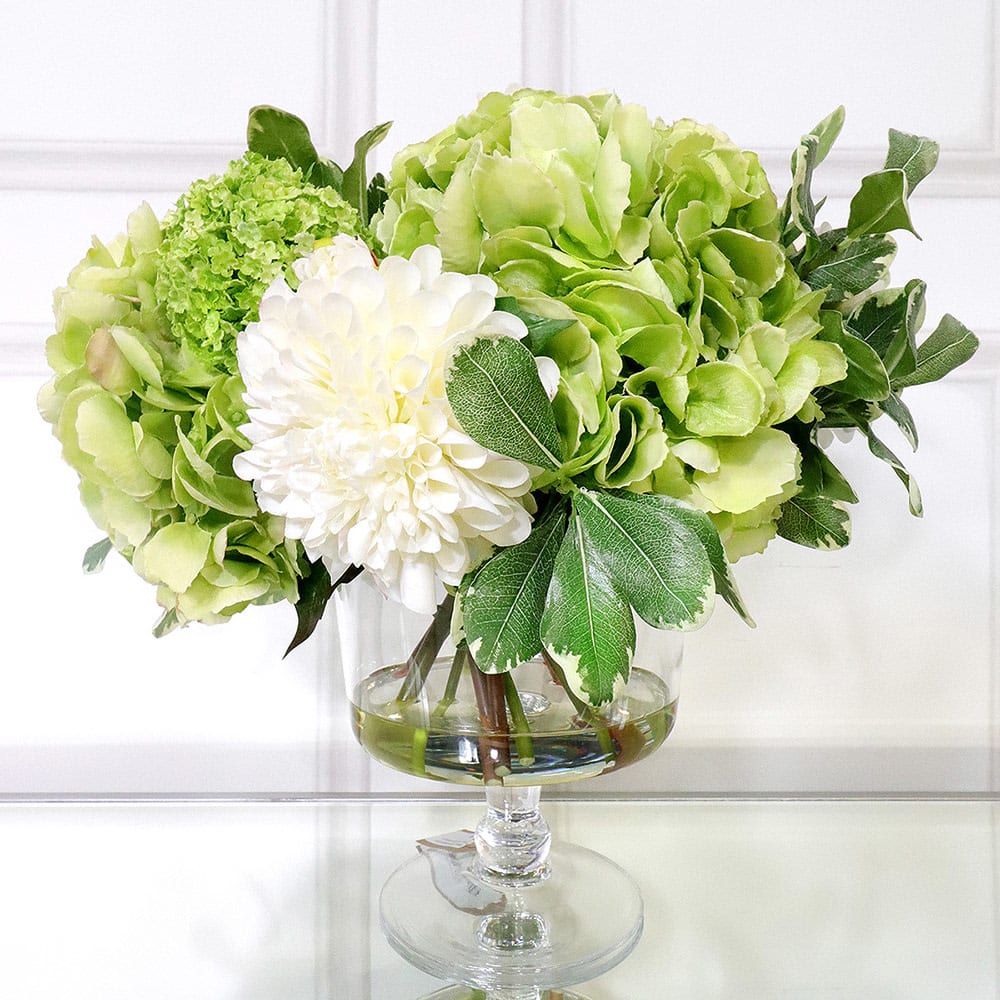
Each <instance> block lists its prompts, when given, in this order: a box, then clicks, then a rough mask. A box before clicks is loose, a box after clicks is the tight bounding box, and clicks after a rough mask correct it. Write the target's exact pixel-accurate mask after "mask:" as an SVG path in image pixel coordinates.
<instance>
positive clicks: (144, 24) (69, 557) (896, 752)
mask: <svg viewBox="0 0 1000 1000" xmlns="http://www.w3.org/2000/svg"><path fill="white" fill-rule="evenodd" d="M996 7H997V5H996V4H995V3H991V2H987V0H951V2H936V0H935V2H921V3H917V4H914V3H906V4H904V3H896V2H892V3H889V2H885V3H880V4H877V5H873V4H870V3H863V2H861V0H850V2H843V3H840V4H836V5H832V4H829V3H818V2H812V0H809V2H792V0H779V2H775V0H771V2H767V3H763V2H757V3H740V4H732V3H723V2H721V0H716V2H707V3H705V2H703V3H697V4H695V3H690V2H687V3H662V2H661V3H657V2H654V0H618V2H616V3H615V4H614V5H613V7H611V6H609V5H604V4H597V3H586V2H582V0H580V2H576V3H571V2H568V0H567V2H559V0H550V2H545V0H523V2H522V3H515V2H496V0H488V2H477V3H475V4H470V3H467V2H463V0H435V2H424V3H419V4H416V3H411V2H407V0H381V2H375V0H368V2H361V0H353V2H351V0H344V2H340V3H338V2H336V0H327V2H324V0H294V2H284V3H277V2H266V0H240V2H236V0H217V2H215V3H212V4H205V3H202V2H194V0H176V2H174V3H172V4H163V3H158V2H153V0H130V2H129V3H128V4H121V3H117V2H112V0H94V2H91V3H89V4H69V3H63V2H59V0H33V2H32V3H31V4H19V5H8V6H7V7H6V8H5V18H4V30H3V32H2V34H0V93H2V94H4V95H5V96H4V100H3V104H2V108H0V254H2V256H0V260H2V266H0V456H2V459H3V463H2V465H0V530H2V548H0V551H2V553H3V566H2V570H0V794H14V793H20V794H25V793H31V794H40V795H46V796H53V795H62V794H108V793H123V794H132V793H146V794H159V793H165V792H180V793H193V792H214V793H234V794H235V793H260V794H268V793H272V792H282V793H296V792H301V793H311V792H317V791H320V792H322V791H348V792H365V791H369V790H370V791H390V790H401V791H404V790H419V791H421V792H426V791H427V790H428V789H427V788H425V787H423V786H420V785H419V783H417V782H413V783H407V782H406V781H404V780H403V779H401V778H399V777H397V776H396V775H394V774H389V773H387V772H386V771H385V770H384V769H383V768H381V767H370V766H369V764H368V762H367V761H366V760H365V759H364V757H363V756H362V754H361V752H360V750H358V749H357V748H356V747H355V746H354V745H353V743H352V740H351V736H350V733H349V731H348V727H347V721H346V714H345V712H344V706H343V696H342V692H341V691H340V681H339V678H337V677H335V676H333V675H332V674H331V670H330V667H329V664H328V660H329V657H328V651H327V649H326V648H325V647H326V645H327V644H326V643H324V642H323V641H322V640H316V641H314V642H312V643H310V644H309V645H308V646H307V647H305V648H303V649H302V650H301V651H299V652H297V653H296V654H295V655H294V656H293V657H290V658H289V659H287V660H284V661H282V660H281V651H282V650H283V649H284V646H285V645H286V643H287V639H288V636H289V634H290V632H291V629H292V623H293V617H294V616H293V613H292V611H291V609H290V608H288V607H278V608H270V609H252V610H251V611H250V612H247V613H246V614H244V615H243V616H242V617H241V618H239V619H237V620H236V621H234V622H233V623H231V624H229V625H226V626H220V627H213V628H207V627H197V626H196V627H192V628H190V629H187V630H186V631H185V632H183V633H181V634H175V635H173V636H170V637H168V638H167V639H164V640H159V641H157V640H153V639H152V638H151V637H150V635H149V630H150V628H151V627H152V624H153V622H154V621H155V619H156V617H157V609H156V608H155V603H154V598H153V593H152V588H150V587H148V586H147V585H146V584H144V583H142V582H141V581H140V580H139V579H138V578H137V577H135V576H134V574H133V573H132V571H131V570H130V568H129V567H128V566H127V565H125V564H124V563H123V562H122V561H121V560H117V559H111V560H109V565H108V567H107V568H106V570H105V572H104V573H103V574H101V575H99V576H96V577H84V576H83V575H82V574H81V572H80V559H81V556H82V554H83V551H84V550H85V549H86V547H87V546H88V545H89V544H90V543H91V542H93V541H95V540H97V538H98V536H99V533H98V532H97V530H96V529H95V528H94V527H93V525H91V524H90V523H89V521H88V519H87V517H86V515H85V514H84V513H83V511H82V508H81V506H80V505H79V502H78V500H77V498H76V493H75V481H74V480H75V477H74V475H73V474H72V473H71V472H70V471H69V470H68V469H67V468H66V467H64V466H63V465H62V463H61V461H60V459H59V449H58V446H57V444H56V442H55V441H54V439H52V437H51V436H50V433H49V429H48V427H47V426H46V425H45V424H43V422H42V421H41V420H40V418H38V416H37V414H36V412H35V409H34V396H35V393H36V391H37V389H38V387H39V385H40V384H41V382H42V381H43V380H44V377H45V374H44V373H45V366H44V360H43V354H42V351H43V343H44V340H45V338H46V336H47V335H48V334H49V332H50V324H51V320H50V301H51V291H52V289H53V288H54V287H56V286H57V285H58V284H60V283H61V282H62V281H63V280H64V278H65V275H66V273H67V272H68V271H69V270H70V268H71V267H72V266H73V265H74V264H75V263H76V261H77V260H78V259H79V258H80V257H81V256H82V254H83V252H84V251H85V249H86V247H87V245H88V243H89V239H90V235H91V233H97V234H99V235H101V236H102V237H104V238H110V237H112V236H113V235H114V234H115V233H117V232H118V231H119V230H120V229H121V228H122V227H123V225H124V222H125V218H126V216H127V214H128V212H129V211H130V209H131V208H132V207H134V206H135V205H136V204H137V203H138V202H139V201H141V200H142V199H147V200H149V201H150V203H151V204H152V205H153V206H154V208H155V209H156V210H157V211H158V212H159V211H164V210H166V208H167V207H169V205H170V204H171V203H172V201H173V200H174V199H175V198H176V197H177V195H178V194H179V193H180V191H181V190H182V189H183V187H184V186H186V184H187V183H188V182H189V181H190V180H191V179H193V178H194V177H195V176H203V175H206V174H207V173H210V172H213V171H218V170H221V169H222V168H223V167H224V166H225V163H226V162H227V160H228V159H229V158H230V157H232V156H236V155H238V154H239V152H240V151H241V149H242V142H243V130H244V128H245V120H246V117H245V116H246V110H247V108H249V107H250V106H251V105H253V104H257V103H271V104H277V105H279V106H282V107H286V108H288V109H289V110H292V111H294V112H296V113H298V114H299V115H301V116H302V117H304V118H305V119H306V120H307V121H308V122H309V123H310V125H311V127H312V130H313V134H314V138H315V140H316V143H317V145H318V146H319V147H320V148H321V150H323V151H324V152H326V153H327V154H329V155H332V156H333V157H334V158H335V159H337V160H339V161H340V162H344V161H345V160H349V159H350V150H351V146H352V143H353V139H354V138H355V136H357V135H358V134H360V133H361V132H362V131H364V130H366V129H367V128H369V127H370V126H371V125H372V124H374V123H376V122H377V121H382V120H386V119H394V120H395V121H396V122H397V125H396V127H395V128H394V130H393V133H392V134H391V135H390V138H389V139H388V140H387V142H386V144H385V146H384V148H383V149H382V150H380V152H379V156H378V157H377V159H378V165H379V166H380V167H382V168H384V167H386V166H387V165H388V159H389V155H390V154H391V151H392V150H394V149H396V148H398V147H399V146H400V145H402V144H403V143H404V142H408V141H411V140H414V139H417V138H420V137H423V136H426V135H428V134H430V133H431V132H433V131H436V130H437V129H439V128H441V127H443V126H444V125H446V124H448V123H449V122H450V121H452V120H453V119H454V117H456V116H457V115H458V114H460V113H462V112H463V111H466V110H468V109H470V108H471V107H472V106H473V105H474V104H475V102H476V100H477V99H478V97H479V96H480V95H481V94H482V93H484V92H486V91H487V90H490V89H506V88H508V87H509V86H511V85H514V84H528V85H533V86H550V87H553V88H556V89H559V90H573V91H590V90H595V89H614V90H616V91H617V92H618V93H619V94H620V95H621V96H622V98H623V99H625V100H630V101H639V102H642V103H645V104H646V106H647V107H648V108H649V110H650V112H651V113H652V114H653V115H654V116H661V117H663V118H664V119H666V120H671V119H674V118H677V117H682V116H691V117H696V118H700V119H702V120H706V121H711V122H712V123H714V124H716V125H718V126H719V127H720V128H722V129H724V130H725V131H727V132H729V133H730V134H731V135H732V137H733V138H734V139H735V140H736V141H737V142H739V143H740V144H741V145H743V146H745V147H747V148H751V149H756V150H759V151H760V152H762V154H763V157H764V161H765V164H766V166H767V167H768V170H769V173H770V175H771V178H772V183H773V184H774V186H775V188H776V189H777V190H778V192H779V194H783V192H784V189H785V186H786V183H787V159H788V153H789V152H790V150H791V148H792V146H793V145H794V143H795V141H796V139H797V137H798V136H799V135H800V134H801V133H802V132H804V131H806V130H807V129H808V128H810V127H811V126H812V125H813V124H815V123H816V122H817V121H818V120H819V119H821V118H822V117H823V116H824V115H826V114H827V113H828V112H829V111H830V110H832V108H833V107H835V106H836V105H837V104H840V103H843V104H845V105H846V106H847V113H848V117H847V125H846V127H845V130H844V134H843V136H842V139H841V142H840V144H839V145H838V147H837V148H836V150H835V151H834V153H833V154H832V155H831V158H830V160H829V161H828V162H827V164H824V166H823V167H822V168H821V170H820V171H819V173H818V177H817V179H816V183H815V186H816V188H817V190H818V191H819V192H822V191H823V190H827V191H829V193H830V194H831V199H830V201H829V203H828V205H827V208H826V210H825V217H826V218H828V219H830V220H833V221H837V220H843V219H844V218H845V216H846V208H847V203H848V200H849V198H850V195H851V194H852V192H853V190H854V185H855V184H856V182H857V180H858V179H860V177H861V176H862V174H863V173H865V172H867V171H869V170H872V169H877V168H878V167H879V166H880V165H881V157H882V156H883V155H884V144H885V133H886V131H887V129H888V128H889V127H890V126H892V127H896V128H901V129H904V130H907V131H913V132H919V133H922V134H926V135H929V136H932V137H934V138H937V139H939V140H940V141H941V142H942V155H941V162H940V166H939V168H938V171H937V172H936V174H935V175H933V176H932V177H931V178H930V179H929V180H927V181H926V182H925V183H924V185H922V187H921V189H920V190H919V191H918V193H917V197H916V198H915V200H914V204H913V214H914V219H915V222H916V227H917V229H918V230H919V232H920V233H921V235H922V236H923V242H918V241H917V240H915V239H910V238H907V237H906V236H905V234H904V235H903V238H902V240H901V243H902V245H901V249H900V253H899V256H898V258H897V263H896V265H895V267H894V272H893V273H894V276H895V279H896V283H897V284H902V283H903V282H904V281H905V280H907V279H909V278H910V277H914V276H919V277H923V278H925V279H927V280H928V282H929V285H930V288H929V294H928V319H927V326H926V329H925V332H930V330H931V329H933V327H934V325H935V324H936V322H937V319H938V318H939V317H940V315H941V314H942V313H944V312H946V311H948V312H953V313H955V314H956V315H957V316H959V318H960V319H962V320H963V321H964V322H965V323H966V324H967V325H969V326H971V327H972V328H973V329H975V330H976V331H977V332H978V333H979V334H980V335H981V337H982V340H983V347H982V350H981V351H980V354H979V355H978V356H977V358H976V359H975V360H974V361H973V362H972V363H970V364H969V365H968V366H966V368H965V369H963V370H962V371H961V372H960V373H959V374H957V375H956V376H955V377H953V378H951V379H949V380H948V381H947V382H946V383H945V384H943V385H940V386H932V387H925V388H917V389H915V390H913V391H912V393H908V394H907V401H908V402H909V403H910V405H911V407H912V409H913V410H914V413H915V415H916V418H917V423H918V426H919V428H920V430H921V439H922V440H921V448H920V451H919V452H918V453H917V454H916V455H915V456H913V457H912V458H907V459H906V461H907V462H908V464H909V466H910V467H911V469H912V471H913V472H914V473H915V474H916V477H917V479H918V481H919V483H920V485H921V487H922V489H923V492H924V499H925V507H926V510H927V514H926V516H925V517H924V518H923V520H916V519H913V518H911V517H910V516H909V515H908V513H907V511H906V502H905V495H904V492H903V490H902V487H901V486H900V484H899V483H898V482H897V481H896V480H895V478H894V477H893V475H892V473H891V472H890V471H889V470H888V469H887V468H885V467H883V466H882V465H881V464H880V463H878V462H877V461H875V460H874V459H873V458H871V457H870V456H869V455H868V454H867V452H866V449H864V448H863V447H859V446H855V447H854V448H852V449H849V450H845V451H844V453H843V455H842V459H841V461H840V464H841V465H842V466H843V467H844V469H845V471H846V472H847V474H848V478H849V479H850V480H851V482H852V483H853V484H854V485H855V488H856V490H857V492H858V493H859V495H860V496H861V498H862V503H861V505H860V507H859V508H857V510H856V513H855V518H854V525H855V526H854V543H853V544H852V546H851V547H850V548H849V549H847V550H845V551H843V552H840V553H833V554H821V553H813V552H809V551H806V550H801V549H796V548H794V547H791V546H789V545H786V544H785V543H783V542H776V543H774V545H772V547H771V548H770V549H769V550H768V552H767V553H766V554H765V555H764V556H759V557H753V558H751V559H748V560H746V561H745V562H744V563H741V564H740V565H739V566H738V567H737V572H738V575H739V579H740V581H741V585H742V588H743V590H744V596H745V597H746V599H747V600H748V602H749V604H750V607H751V610H752V611H753V613H754V616H755V617H756V619H757V622H758V625H759V627H758V628H757V630H756V631H755V632H750V631H748V630H747V629H745V627H744V626H742V624H740V623H739V622H738V621H736V620H735V618H734V616H733V615H732V614H731V613H730V612H729V610H728V609H727V608H725V607H720V609H719V611H718V612H717V615H716V617H715V618H714V619H713V621H712V622H711V623H710V624H709V626H708V627H707V628H706V629H705V630H703V631H702V632H701V633H699V634H698V635H696V636H694V637H692V638H691V640H690V642H689V643H688V647H687V655H686V660H687V663H686V667H685V674H684V681H683V692H682V700H681V713H680V721H679V722H678V726H677V729H676V730H675V733H674V735H673V736H672V737H671V742H670V745H668V747H667V748H665V749H664V750H663V751H661V752H660V753H659V754H658V755H656V756H654V758H652V759H651V760H650V761H648V762H646V763H645V764H644V765H641V766H640V767H637V768H635V769H634V771H633V773H632V774H629V772H625V773H624V774H623V775H622V776H621V777H620V778H619V779H604V780H603V782H594V783H588V784H590V785H591V786H592V787H581V788H574V789H573V792H574V793H575V794H583V795H602V794H603V795H606V794H620V793H625V792H639V793H645V794H651V793H657V792H661V793H668V792H680V791H689V792H700V791H712V792H722V791H735V792H755V791H765V792H766V791H777V792H812V791H826V792H834V791H843V792H867V791H883V792H884V791H932V792H936V791H943V792H948V791H987V790H996V789H997V785H998V783H1000V776H998V774H997V767H996V762H997V756H998V745H1000V744H998V740H1000V723H998V708H997V705H998V690H1000V660H998V646H997V642H998V639H997V636H998V618H997V615H998V602H997V597H996V595H997V561H998V558H1000V542H998V538H997V524H998V515H1000V507H998V504H1000V500H998V485H997V473H998V446H997V441H998V434H997V430H998V426H997V425H998V414H1000V394H998V379H1000V318H998V310H997V291H998V276H1000V91H998V85H997V80H998V70H997V58H996V56H997V25H998V20H1000V14H998V11H997V10H996ZM887 436H890V435H888V432H887ZM890 437H891V436H890ZM891 440H892V442H893V446H894V447H895V446H896V445H897V444H898V447H899V448H901V449H904V450H905V447H906V446H905V445H904V444H902V443H901V442H899V441H898V439H897V438H895V437H892V438H891ZM435 791H437V789H435Z"/></svg>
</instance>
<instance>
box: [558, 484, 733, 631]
mask: <svg viewBox="0 0 1000 1000" xmlns="http://www.w3.org/2000/svg"><path fill="white" fill-rule="evenodd" d="M573 507H574V510H575V511H576V513H577V515H578V516H579V518H580V521H581V522H582V524H583V530H584V532H585V533H586V535H587V538H588V539H589V541H590V543H591V545H592V547H593V550H594V551H595V552H596V553H597V555H598V557H599V558H600V560H601V562H603V563H604V565H605V566H606V567H607V569H608V572H609V573H610V574H611V579H612V582H613V583H614V585H615V587H616V589H617V590H618V591H620V592H621V593H623V594H624V595H625V597H626V598H628V602H629V604H631V605H632V607H633V608H634V609H635V611H636V613H637V614H638V615H639V617H640V618H642V619H643V621H646V622H649V624H650V625H652V626H654V627H655V628H670V629H681V630H688V629H694V628H698V627H699V626H700V625H703V624H704V623H705V621H706V620H707V618H708V617H709V615H710V614H711V613H712V607H713V605H714V602H715V581H714V578H713V576H712V567H711V565H710V564H709V561H708V554H707V553H706V552H705V547H704V545H702V542H701V539H700V538H699V537H698V536H697V535H696V534H695V533H694V532H693V531H692V530H691V529H690V528H689V527H687V525H685V524H684V523H683V522H682V521H680V520H679V519H678V518H676V517H674V516H672V512H671V514H668V513H667V512H666V511H665V510H662V509H656V508H654V507H651V506H646V505H640V504H636V503H631V502H630V501H628V500H625V499H623V498H621V497H620V496H617V495H615V494H612V493H606V492H602V491H591V490H580V492H579V493H577V494H576V496H575V497H574V500H573Z"/></svg>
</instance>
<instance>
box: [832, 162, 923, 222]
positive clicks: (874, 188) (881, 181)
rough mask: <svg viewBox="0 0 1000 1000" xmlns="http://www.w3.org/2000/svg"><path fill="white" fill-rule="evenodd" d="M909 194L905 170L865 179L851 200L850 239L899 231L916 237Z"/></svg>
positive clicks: (878, 173) (882, 172)
mask: <svg viewBox="0 0 1000 1000" xmlns="http://www.w3.org/2000/svg"><path fill="white" fill-rule="evenodd" d="M907 194H908V191H907V181H906V174H905V173H903V171H902V170H880V171H878V172H877V173H874V174H869V175H868V176H867V177H865V178H863V179H862V181H861V189H860V190H859V191H858V193H857V194H856V195H855V196H854V197H853V198H852V199H851V209H850V214H849V216H848V219H847V234H848V236H851V237H852V238H857V237H859V236H866V235H868V234H869V233H871V234H876V235H880V234H883V233H891V232H894V231H895V230H897V229H905V230H906V231H907V232H910V233H913V235H914V236H916V235H917V231H916V230H915V229H914V228H913V221H912V220H911V219H910V208H909V205H908V204H907V201H906V198H907Z"/></svg>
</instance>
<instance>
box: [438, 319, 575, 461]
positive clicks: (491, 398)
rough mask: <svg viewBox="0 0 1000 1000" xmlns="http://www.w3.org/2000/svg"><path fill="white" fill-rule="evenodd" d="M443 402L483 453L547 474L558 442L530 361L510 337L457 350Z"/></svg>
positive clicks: (556, 454) (483, 339)
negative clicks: (530, 466)
mask: <svg viewBox="0 0 1000 1000" xmlns="http://www.w3.org/2000/svg"><path fill="white" fill-rule="evenodd" d="M446 391H447V393H448V402H449V403H451V408H452V410H453V411H454V413H455V416H456V418H457V419H458V422H459V424H460V425H461V427H462V430H464V431H465V433H466V434H468V435H469V437H471V438H472V439H473V441H477V442H478V443H479V444H481V445H482V446H483V447H484V448H490V449H492V450H493V451H496V452H499V453H500V454H501V455H507V456H508V457H509V458H516V459H519V460H520V461H522V462H527V463H528V464H530V465H538V466H541V467H542V468H543V469H549V470H551V471H553V472H554V471H556V470H558V468H559V466H560V465H561V464H562V458H563V451H562V440H561V439H560V437H559V431H558V429H557V427H556V420H555V416H554V415H553V413H552V405H551V403H550V402H549V398H548V396H547V395H546V394H545V389H544V387H543V386H542V383H541V380H540V379H539V377H538V369H537V367H536V366H535V359H534V357H533V356H532V354H531V351H529V350H528V349H527V348H526V347H525V346H524V345H523V344H521V343H519V342H518V341H516V340H514V339H513V338H512V337H480V338H479V339H478V340H475V341H473V342H472V343H471V344H465V345H463V346H462V347H460V348H459V349H458V350H457V351H456V352H455V355H454V357H453V359H452V362H451V366H450V368H449V370H448V374H447V385H446Z"/></svg>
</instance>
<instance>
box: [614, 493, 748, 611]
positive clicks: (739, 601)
mask: <svg viewBox="0 0 1000 1000" xmlns="http://www.w3.org/2000/svg"><path fill="white" fill-rule="evenodd" d="M614 496H615V497H618V498H620V499H622V500H627V501H628V502H629V503H634V504H638V505H639V506H642V507H646V508H647V509H650V508H651V510H652V512H655V516H656V517H657V518H659V519H660V520H661V521H662V525H663V530H665V531H670V530H671V526H672V525H683V526H684V527H685V528H687V529H688V530H689V531H691V532H693V533H694V534H695V535H696V536H697V538H698V540H699V541H700V542H701V544H702V546H703V547H704V549H705V554H706V555H707V556H708V561H709V564H710V565H711V567H712V576H713V578H714V580H715V589H716V592H717V593H718V594H719V595H720V596H721V597H722V599H723V600H724V601H725V602H726V603H727V604H728V605H729V606H730V607H731V608H732V609H733V610H734V611H735V612H736V613H737V614H738V615H739V616H740V617H741V618H742V619H743V621H744V622H746V624H747V625H749V626H750V627H751V628H755V627H756V623H755V622H754V620H753V618H751V617H750V612H749V611H747V608H746V605H745V604H744V603H743V597H742V596H741V595H740V591H739V587H737V585H736V579H735V577H734V576H733V572H732V567H731V566H730V565H729V560H728V559H727V558H726V550H725V549H724V548H723V545H722V539H721V538H719V532H718V530H717V529H716V527H715V525H714V524H713V523H712V519H711V518H710V517H709V516H708V515H707V514H706V513H705V512H704V511H701V510H698V508H697V507H692V506H691V505H690V504H688V503H685V502H684V501H683V500H677V499H675V498H674V497H669V496H665V495H663V494H660V493H631V492H629V491H628V490H617V491H615V493H614Z"/></svg>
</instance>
